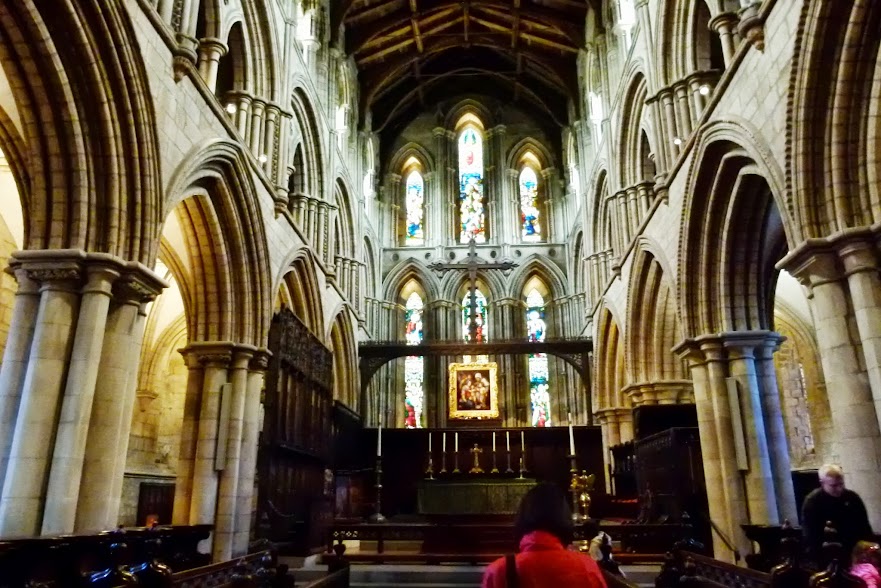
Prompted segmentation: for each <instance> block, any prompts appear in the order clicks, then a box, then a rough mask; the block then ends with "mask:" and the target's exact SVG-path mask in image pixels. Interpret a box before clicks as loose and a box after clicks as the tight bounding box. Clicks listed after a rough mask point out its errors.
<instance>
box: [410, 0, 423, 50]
mask: <svg viewBox="0 0 881 588" xmlns="http://www.w3.org/2000/svg"><path fill="white" fill-rule="evenodd" d="M417 4H418V0H410V26H411V27H413V40H415V41H416V50H417V51H418V52H419V53H422V33H420V32H419V6H418V5H417Z"/></svg>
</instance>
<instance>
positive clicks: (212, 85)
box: [199, 38, 229, 94]
mask: <svg viewBox="0 0 881 588" xmlns="http://www.w3.org/2000/svg"><path fill="white" fill-rule="evenodd" d="M228 50H229V49H228V48H227V46H226V44H225V43H224V42H223V41H221V40H220V39H214V38H207V39H202V40H200V41H199V75H200V76H201V77H202V80H203V81H204V82H205V85H206V86H208V89H209V90H211V93H212V94H214V93H215V92H216V91H217V68H218V65H219V64H220V58H221V57H223V56H224V55H226V53H227V51H228Z"/></svg>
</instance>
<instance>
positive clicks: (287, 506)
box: [257, 309, 333, 553]
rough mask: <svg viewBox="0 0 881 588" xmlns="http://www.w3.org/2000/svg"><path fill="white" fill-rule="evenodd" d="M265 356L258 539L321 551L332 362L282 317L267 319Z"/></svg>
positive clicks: (294, 322)
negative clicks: (268, 355) (268, 354)
mask: <svg viewBox="0 0 881 588" xmlns="http://www.w3.org/2000/svg"><path fill="white" fill-rule="evenodd" d="M269 350H270V351H271V352H272V358H271V359H270V362H269V366H268V370H267V373H266V396H265V399H264V409H265V416H264V420H263V431H262V433H261V439H260V450H259V457H258V474H259V483H258V491H259V497H258V525H257V526H258V534H259V535H260V536H263V537H266V538H268V539H271V540H273V541H280V542H284V543H287V544H290V545H292V546H293V549H294V551H296V552H301V553H304V552H308V551H310V550H311V549H313V548H316V547H320V546H321V545H322V544H323V543H324V541H325V540H326V529H327V526H328V525H329V524H330V521H331V517H332V506H333V504H332V496H333V491H332V484H333V478H332V474H330V469H329V468H330V467H331V451H332V418H333V389H332V388H333V381H332V374H333V369H332V368H333V365H332V362H333V355H332V354H331V352H330V350H328V349H327V347H325V346H324V345H323V344H322V343H321V341H320V340H319V339H318V338H317V337H315V336H314V335H313V334H312V333H311V332H310V331H309V329H308V328H307V327H306V326H305V325H304V324H303V323H302V322H301V321H300V319H298V318H297V317H296V316H295V315H294V314H293V313H292V312H291V311H289V310H287V309H283V310H282V311H281V312H279V313H278V314H276V315H275V317H273V319H272V325H271V327H270V330H269ZM328 474H330V477H328Z"/></svg>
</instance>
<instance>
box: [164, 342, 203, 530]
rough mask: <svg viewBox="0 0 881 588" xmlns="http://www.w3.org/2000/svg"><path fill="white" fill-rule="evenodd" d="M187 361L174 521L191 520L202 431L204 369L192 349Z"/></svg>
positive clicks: (184, 521) (176, 522)
mask: <svg viewBox="0 0 881 588" xmlns="http://www.w3.org/2000/svg"><path fill="white" fill-rule="evenodd" d="M184 357H185V358H186V361H187V368H188V369H189V372H188V374H187V393H186V397H185V398H184V415H183V424H182V425H181V435H180V450H179V453H178V458H177V479H176V481H175V487H174V512H173V514H172V521H173V522H174V524H175V525H188V524H190V502H191V501H192V499H193V468H194V465H195V461H196V441H197V439H198V435H199V408H200V407H201V405H202V382H203V380H204V379H205V372H204V368H203V367H202V364H201V363H200V362H199V358H198V356H197V355H196V354H195V353H193V352H190V351H187V352H185V353H184Z"/></svg>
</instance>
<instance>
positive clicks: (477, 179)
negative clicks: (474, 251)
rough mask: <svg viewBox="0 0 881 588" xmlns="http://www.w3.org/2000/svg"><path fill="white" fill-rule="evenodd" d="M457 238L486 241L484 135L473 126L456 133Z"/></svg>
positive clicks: (460, 240) (461, 240)
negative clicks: (457, 164)
mask: <svg viewBox="0 0 881 588" xmlns="http://www.w3.org/2000/svg"><path fill="white" fill-rule="evenodd" d="M459 213H460V217H459V218H460V225H461V230H460V232H459V242H460V243H468V242H469V241H470V240H471V239H474V241H475V242H476V243H485V242H486V214H485V212H484V208H483V138H482V137H481V136H480V134H479V133H478V132H477V129H475V128H473V127H467V128H466V129H465V130H464V131H462V134H461V135H459Z"/></svg>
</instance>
